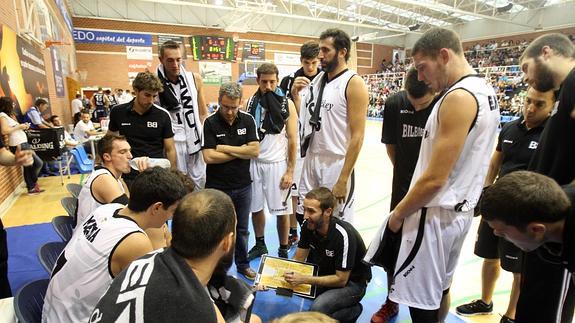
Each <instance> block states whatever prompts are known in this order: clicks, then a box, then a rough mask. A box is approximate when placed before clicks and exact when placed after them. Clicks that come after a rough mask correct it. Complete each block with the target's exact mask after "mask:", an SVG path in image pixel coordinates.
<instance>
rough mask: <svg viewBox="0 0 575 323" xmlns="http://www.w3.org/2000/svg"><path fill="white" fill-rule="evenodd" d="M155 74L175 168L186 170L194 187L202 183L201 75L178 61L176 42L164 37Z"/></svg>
mask: <svg viewBox="0 0 575 323" xmlns="http://www.w3.org/2000/svg"><path fill="white" fill-rule="evenodd" d="M159 59H160V62H161V64H160V65H159V66H158V71H157V74H158V77H159V78H160V80H161V81H162V84H163V85H164V91H163V92H161V93H160V95H159V96H160V105H161V106H162V107H163V108H164V109H166V110H168V111H169V112H170V115H171V117H172V127H173V128H174V134H175V135H174V142H175V144H176V153H177V154H178V158H177V160H178V169H179V170H181V171H182V172H184V173H186V174H188V176H190V178H191V179H192V181H194V184H195V186H196V188H197V189H201V188H204V186H205V183H206V164H205V163H204V159H203V158H202V154H201V152H200V150H201V149H202V123H203V121H204V119H206V117H207V116H208V107H207V105H206V103H205V99H204V94H203V91H202V88H203V83H202V78H201V77H200V75H199V74H198V73H192V72H188V71H186V70H185V69H184V66H183V65H182V51H181V49H180V45H179V44H178V43H176V42H174V41H171V40H169V41H167V42H165V43H163V44H162V46H160V52H159Z"/></svg>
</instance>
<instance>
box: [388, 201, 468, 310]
mask: <svg viewBox="0 0 575 323" xmlns="http://www.w3.org/2000/svg"><path fill="white" fill-rule="evenodd" d="M421 214H422V210H419V211H417V213H415V214H413V215H411V216H408V217H407V218H406V219H405V220H404V222H403V230H402V238H401V247H400V248H399V254H398V257H397V263H396V266H395V275H394V282H393V284H392V285H391V288H390V290H389V299H391V300H392V301H394V302H397V303H401V304H405V305H407V306H411V307H415V308H419V309H424V310H436V309H438V308H439V306H440V304H441V298H442V295H443V291H444V290H446V289H448V288H449V287H450V286H451V279H452V278H453V273H454V272H455V266H456V265H457V260H458V259H459V254H460V252H461V247H462V246H463V241H464V240H465V236H466V235H467V232H468V231H469V228H470V227H471V222H472V220H473V211H467V212H455V211H452V210H448V209H444V208H439V207H432V208H428V209H427V211H426V216H425V224H424V225H423V233H422V237H421V240H420V241H421V244H419V247H417V246H418V245H417V243H416V241H417V240H418V239H417V235H418V231H419V226H420V219H421V218H422V217H421ZM414 246H415V247H416V248H414Z"/></svg>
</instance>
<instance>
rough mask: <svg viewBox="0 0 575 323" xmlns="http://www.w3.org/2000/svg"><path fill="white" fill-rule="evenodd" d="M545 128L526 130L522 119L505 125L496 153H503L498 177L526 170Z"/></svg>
mask: <svg viewBox="0 0 575 323" xmlns="http://www.w3.org/2000/svg"><path fill="white" fill-rule="evenodd" d="M544 127H545V122H543V123H542V124H541V125H540V126H538V127H535V128H531V129H527V127H526V126H525V122H524V121H523V118H520V119H517V120H514V121H511V122H508V123H506V124H505V125H504V126H503V129H501V132H500V133H499V139H498V141H497V148H496V150H497V151H500V152H502V153H503V160H502V163H501V169H500V170H499V177H501V176H504V175H506V174H509V173H511V172H513V171H516V170H523V169H527V165H529V162H530V161H531V158H532V157H533V154H534V153H535V150H536V149H537V147H538V145H539V138H540V137H541V133H542V132H543V128H544Z"/></svg>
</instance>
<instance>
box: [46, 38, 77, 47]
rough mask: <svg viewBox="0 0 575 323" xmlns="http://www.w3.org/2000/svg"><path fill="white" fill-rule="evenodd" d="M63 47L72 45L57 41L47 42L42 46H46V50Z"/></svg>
mask: <svg viewBox="0 0 575 323" xmlns="http://www.w3.org/2000/svg"><path fill="white" fill-rule="evenodd" d="M63 45H72V44H70V43H66V42H63V41H57V40H47V41H45V42H44V46H46V48H49V47H52V46H63Z"/></svg>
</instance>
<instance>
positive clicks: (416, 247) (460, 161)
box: [43, 28, 575, 323]
mask: <svg viewBox="0 0 575 323" xmlns="http://www.w3.org/2000/svg"><path fill="white" fill-rule="evenodd" d="M565 41H567V42H568V43H565ZM350 51H351V39H350V37H349V35H347V34H346V33H345V32H344V31H342V30H339V29H328V30H326V31H324V32H323V33H322V34H321V35H320V37H319V41H317V42H316V41H310V42H306V43H305V44H303V45H302V47H301V58H300V60H301V63H302V67H301V68H300V69H299V70H298V71H296V72H295V73H293V74H291V75H289V76H287V77H285V78H284V79H283V80H281V82H280V80H279V71H278V68H277V67H276V66H275V65H274V64H272V63H264V64H262V65H261V66H260V67H259V68H258V69H257V72H256V74H257V78H256V81H257V84H258V89H257V91H256V93H254V94H253V96H251V97H250V98H247V99H245V100H244V98H243V95H242V88H241V86H240V85H239V84H237V83H233V82H232V83H225V84H223V85H221V87H220V88H219V92H218V105H219V107H218V109H217V110H216V111H214V112H213V113H211V114H209V113H208V109H207V105H206V102H205V99H204V93H203V91H204V87H203V84H202V80H201V77H200V76H199V75H198V74H197V73H193V72H190V71H187V70H185V69H184V67H183V66H182V53H181V47H180V46H179V44H177V43H175V42H173V41H168V42H166V43H164V44H162V45H161V47H160V50H159V59H160V62H161V64H160V66H159V67H158V69H157V71H156V73H151V72H142V73H140V74H138V76H137V77H136V78H135V80H134V82H133V88H134V92H135V97H134V99H133V100H131V101H129V102H126V103H123V104H117V105H115V106H114V107H113V108H112V109H111V111H110V113H109V115H110V122H109V125H108V133H107V135H106V136H104V138H102V139H101V140H100V141H99V142H98V150H97V151H98V156H99V159H100V161H101V165H100V166H98V167H96V169H95V170H94V172H93V173H92V174H91V175H90V176H89V177H88V179H87V180H86V182H85V183H84V184H83V188H82V191H81V192H80V195H79V200H78V214H77V225H76V227H75V229H74V230H75V231H74V234H73V236H72V238H71V240H70V242H69V243H68V244H67V246H66V248H65V249H64V251H63V252H62V254H61V255H60V257H59V258H58V261H57V263H56V265H55V267H54V269H53V271H52V274H51V279H50V283H49V286H48V290H47V293H46V297H45V302H44V309H43V322H87V321H90V322H112V321H121V322H128V321H129V322H133V321H139V322H141V321H145V322H156V321H166V322H167V321H182V320H186V321H189V320H192V321H198V322H224V321H225V322H239V321H246V320H248V319H249V320H250V322H258V321H259V320H260V319H259V318H258V317H257V316H256V315H255V314H251V318H250V317H249V316H250V310H249V309H250V308H251V306H252V305H253V302H254V297H253V292H252V288H251V287H250V286H249V285H247V284H246V283H245V281H244V280H240V279H236V278H234V277H231V276H228V275H227V271H228V269H229V267H230V266H231V264H232V263H233V262H235V265H236V268H237V272H238V273H239V274H241V275H243V276H244V277H245V278H247V279H248V280H254V279H255V278H256V275H257V273H256V272H255V271H254V270H253V269H252V268H251V267H250V261H251V260H253V259H256V258H258V257H260V256H262V255H263V254H267V253H269V252H268V249H267V246H266V243H265V237H264V232H265V212H264V208H266V205H267V212H268V213H269V214H271V215H273V216H276V217H277V233H278V240H279V242H280V243H279V244H280V246H279V249H278V250H277V256H278V257H283V258H287V257H288V250H289V249H290V248H291V247H292V246H297V249H296V252H295V256H294V259H295V260H297V261H307V262H310V263H314V264H316V265H318V268H319V272H318V275H317V276H304V275H300V274H297V273H286V274H285V276H284V278H285V280H286V282H288V283H290V284H292V285H297V284H311V285H315V286H317V291H318V293H317V296H316V298H315V299H314V300H313V303H312V305H311V308H310V311H315V312H320V313H323V314H325V315H327V316H329V317H331V318H333V319H335V320H338V321H340V322H355V321H356V320H357V319H358V318H359V316H360V315H361V313H362V311H363V306H362V304H361V303H360V301H361V300H362V298H363V297H364V296H365V294H366V289H367V286H368V284H369V282H370V280H371V278H372V269H371V266H373V265H376V266H381V267H383V268H384V269H385V270H386V272H387V276H388V291H389V293H388V299H387V300H386V302H385V303H384V305H383V306H382V308H381V309H380V310H379V311H378V312H376V313H375V314H373V316H372V318H371V321H372V322H375V323H379V322H387V320H389V319H390V318H392V317H394V316H395V315H397V313H398V304H404V305H406V306H408V307H409V313H410V316H411V319H412V321H413V322H430V323H431V322H443V321H444V320H445V318H446V316H447V313H448V310H449V306H450V298H449V290H450V287H451V281H452V278H453V274H454V272H455V268H456V265H457V261H458V259H459V255H460V252H461V248H462V245H463V241H464V240H465V237H466V235H467V233H468V231H469V229H470V227H471V223H472V220H473V217H474V213H478V214H482V215H483V219H482V223H481V225H480V232H479V240H478V242H477V245H476V253H477V254H478V255H479V256H481V257H483V258H485V263H486V264H487V265H490V266H491V268H495V269H493V270H498V268H499V262H495V261H494V259H498V258H499V257H502V258H501V259H502V261H501V266H502V267H503V268H504V269H505V270H510V271H512V272H514V273H516V274H518V275H521V274H522V275H523V277H522V279H520V278H521V277H520V276H515V275H514V277H515V278H516V281H514V286H515V285H517V288H519V287H518V285H519V283H520V281H521V280H522V283H521V294H520V295H521V296H518V295H519V293H518V289H517V294H516V295H515V296H513V294H512V299H511V300H510V309H509V310H508V311H507V313H506V315H505V316H504V318H506V319H509V320H510V321H503V319H502V322H513V320H514V319H517V321H519V322H529V321H531V322H534V321H533V320H532V318H533V317H537V318H539V319H538V320H537V321H538V322H550V321H551V320H550V319H549V318H550V317H555V316H554V315H555V313H557V312H560V311H561V310H562V309H565V308H567V307H569V306H566V307H563V306H562V303H561V302H562V301H563V294H564V293H563V285H565V284H564V281H563V278H564V276H566V275H561V274H559V275H547V276H549V277H548V278H547V282H546V283H544V284H543V285H542V283H541V282H540V281H538V277H539V276H538V275H539V274H538V272H537V271H538V270H539V271H540V270H544V269H542V268H543V267H545V266H548V267H550V269H549V270H551V271H554V272H555V273H562V272H563V271H564V269H563V268H562V267H561V265H556V264H553V265H539V263H541V262H542V261H541V260H540V259H539V257H538V256H537V255H536V254H533V253H528V254H527V256H526V257H525V259H524V260H523V262H522V263H521V260H517V259H518V258H517V257H519V256H515V255H521V251H520V250H519V249H517V247H519V248H520V249H521V250H523V251H532V250H535V249H536V248H537V247H539V246H540V245H541V244H543V243H545V244H547V242H551V241H553V242H556V243H557V242H558V243H562V242H563V241H564V240H563V239H562V238H563V236H562V235H561V234H559V235H553V236H547V235H545V232H547V231H552V230H551V228H547V227H545V225H543V224H539V222H542V223H544V224H545V223H546V224H549V223H555V222H556V221H559V222H561V221H563V222H564V221H565V218H567V215H568V214H569V213H570V212H571V202H570V198H571V199H573V198H575V196H574V195H573V193H572V192H573V189H565V192H564V190H563V189H561V188H560V187H559V184H561V185H563V184H569V183H571V182H572V181H573V179H575V168H574V167H573V166H572V165H573V162H575V160H574V158H575V157H574V154H573V150H574V149H575V144H573V142H572V141H573V138H575V134H573V131H575V130H574V129H575V127H573V123H574V122H575V119H574V118H573V117H572V113H573V111H572V109H573V103H574V100H575V96H573V95H571V93H572V87H571V88H570V87H569V85H572V82H573V80H574V78H575V76H574V75H575V74H574V72H573V71H571V69H572V68H573V67H575V64H574V63H573V62H574V61H575V59H574V58H573V57H575V46H574V45H573V43H571V42H570V41H569V39H567V38H564V37H562V36H559V35H556V34H551V35H544V36H542V37H540V38H539V39H537V40H535V41H534V42H533V43H532V44H531V45H530V46H529V47H528V48H527V49H526V51H525V53H524V54H523V56H522V58H521V64H522V68H523V71H524V73H525V74H526V82H527V83H529V85H530V86H531V88H530V89H529V91H528V94H527V99H526V104H525V109H524V115H523V117H522V118H521V119H520V120H518V121H514V122H511V123H509V124H507V125H505V126H504V127H503V129H502V130H501V132H500V134H499V140H497V134H498V127H499V120H500V115H499V106H498V101H497V96H496V94H495V92H494V90H493V87H492V86H491V85H490V84H489V83H488V82H487V81H486V80H485V79H484V78H483V77H482V76H481V75H478V74H477V73H476V71H475V70H474V69H473V68H472V67H471V66H470V65H469V63H468V62H467V60H466V59H465V56H464V53H463V49H462V45H461V41H460V39H459V37H458V35H457V34H456V33H455V32H453V31H451V30H447V29H442V28H434V29H431V30H429V31H427V32H425V33H424V34H423V35H422V36H421V38H420V39H419V40H418V41H417V42H416V43H415V45H414V46H413V49H412V52H411V55H412V57H413V68H412V69H411V70H409V71H408V73H407V74H406V78H405V81H404V84H405V86H404V88H405V90H404V91H401V92H399V93H397V94H395V95H393V96H391V97H390V98H388V100H387V102H386V105H385V110H384V123H383V132H382V142H383V143H384V144H385V145H386V149H387V153H388V156H389V158H390V160H391V162H392V164H393V183H392V202H391V208H390V211H391V212H390V214H389V216H388V217H385V220H383V221H382V225H381V227H380V229H379V231H378V233H377V234H376V238H375V239H374V240H373V241H371V243H369V244H366V243H364V241H363V240H362V237H361V235H360V234H359V232H358V231H357V229H356V228H355V227H354V226H353V224H354V214H353V209H354V202H355V196H354V191H355V185H356V183H355V178H354V168H355V164H356V161H357V159H358V156H359V153H360V151H361V147H362V144H363V139H364V134H365V126H366V113H367V107H368V101H369V97H368V92H367V88H366V85H365V83H364V81H363V80H362V78H361V77H359V76H358V75H357V74H356V73H355V72H353V71H351V70H349V69H348V66H347V62H348V60H349V57H350ZM553 64H556V65H560V66H561V68H559V67H557V66H555V65H553ZM569 64H571V65H569ZM320 65H321V68H320ZM567 67H570V68H567ZM564 82H565V83H564ZM568 82H569V83H568ZM561 84H563V87H562V88H561V92H559V94H557V95H556V94H555V93H554V91H553V90H555V89H558V88H559V87H560V85H561ZM556 100H559V102H560V103H559V105H558V106H557V105H555V109H554V110H553V107H554V101H556ZM242 102H245V104H244V108H243V109H242V108H241V105H242ZM552 111H553V112H552ZM550 116H551V117H550ZM548 118H549V121H547V119H548ZM559 136H561V138H560V139H558V138H559ZM540 137H541V138H540ZM565 137H567V138H565ZM496 141H497V147H496V151H495V153H494V154H493V156H492V152H493V145H494V143H495V142H496ZM532 156H534V157H533V159H532ZM156 158H160V159H167V160H169V163H170V164H171V166H172V169H170V170H167V169H163V168H160V167H150V166H151V165H152V164H151V161H152V159H156ZM130 161H132V167H131V166H130ZM134 164H135V165H136V166H137V167H134ZM526 169H529V170H533V171H536V172H538V173H540V174H536V173H534V172H527V171H523V170H526ZM507 174H509V175H507ZM541 174H543V175H547V176H550V177H551V178H553V179H555V181H553V180H552V179H550V178H548V177H546V176H543V175H541ZM498 177H499V178H500V179H497V178H498ZM539 186H541V187H547V189H546V190H545V196H543V195H542V194H537V193H534V192H533V190H536V191H539V189H538V188H537V187H539ZM510 187H513V189H510ZM525 195H527V196H529V197H530V198H525ZM510 201H514V202H510ZM515 201H516V202H515ZM549 201H553V203H551V202H549ZM520 203H524V204H525V205H516V204H520ZM533 210H537V212H535V211H533ZM519 211H522V212H524V213H525V214H523V213H521V212H519ZM250 215H251V219H252V223H253V227H254V232H255V238H256V244H255V245H254V246H253V247H252V248H250V249H248V236H249V222H250V221H249V220H250ZM172 218H173V222H172V226H171V228H168V226H167V224H166V222H167V221H168V220H169V219H172ZM570 218H571V217H569V218H568V219H569V220H567V221H569V223H570V222H572V221H571V220H570ZM563 222H561V223H563ZM534 223H535V224H538V225H535V224H534ZM566 225H570V224H566ZM515 227H518V228H519V229H517V228H515ZM514 228H515V229H514ZM525 228H527V229H525ZM546 228H547V231H546ZM562 228H563V227H561V230H560V231H558V232H561V233H562V232H563V229H562ZM552 229H555V226H553V228H552ZM570 229H571V228H570V227H569V230H570ZM569 230H568V229H565V232H570V231H569ZM298 231H299V232H298ZM553 232H555V231H553ZM521 234H523V235H521ZM499 237H502V238H499ZM557 237H558V238H557ZM503 238H505V239H507V240H509V241H510V242H505V240H504V239H503ZM529 239H531V240H529ZM527 241H529V242H527ZM565 241H567V240H566V239H565ZM502 244H505V245H506V246H507V247H506V249H503V250H504V251H502V249H501V245H502ZM366 245H368V248H366ZM514 245H516V246H517V247H515V246H514ZM540 249H541V248H540ZM154 250H155V251H154ZM498 250H499V254H498ZM554 250H555V251H557V254H556V256H557V257H559V258H560V259H563V262H564V263H569V264H570V262H569V261H570V259H569V258H568V257H569V256H570V254H567V251H566V250H567V249H561V248H555V249H554ZM272 254H273V255H274V256H275V255H276V254H275V253H272ZM509 254H512V255H513V257H515V261H512V262H509V261H505V262H504V261H503V259H505V258H506V257H504V255H509ZM545 264H546V263H545ZM571 266H572V264H571ZM567 268H568V269H569V268H571V267H570V266H567ZM533 271H535V272H533ZM569 271H571V270H570V269H569ZM534 277H537V278H534ZM256 289H257V290H259V292H263V291H264V290H266V288H265V286H257V288H256ZM223 291H226V292H227V293H226V292H223ZM491 293H492V291H491ZM537 294H539V295H537ZM542 294H546V296H542ZM524 295H525V296H524ZM491 296H492V295H489V293H487V294H486V295H482V300H478V301H474V302H472V303H470V304H465V305H462V306H459V307H457V312H458V313H460V314H463V315H473V314H478V313H480V312H481V310H478V306H484V307H485V308H486V309H484V310H483V311H484V312H486V313H488V312H490V311H491V310H490V309H489V306H491V308H492V303H491ZM519 297H523V298H524V299H523V301H522V299H521V298H519ZM527 297H529V298H527ZM537 297H539V298H546V299H545V300H544V301H545V302H547V303H546V304H548V305H547V308H546V310H545V311H540V312H539V313H536V314H533V313H531V311H533V310H532V309H531V308H530V306H529V304H533V302H534V300H535V299H537ZM517 298H519V305H517V314H516V313H515V312H516V311H515V304H517ZM513 299H514V300H513ZM512 302H514V303H513V304H512ZM572 305H573V304H571V307H572ZM568 311H569V309H568V308H567V312H568ZM570 311H571V314H570V315H571V316H572V314H573V313H572V312H573V308H571V309H570ZM566 315H567V316H565V317H568V316H569V314H566ZM521 317H523V319H521Z"/></svg>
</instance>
